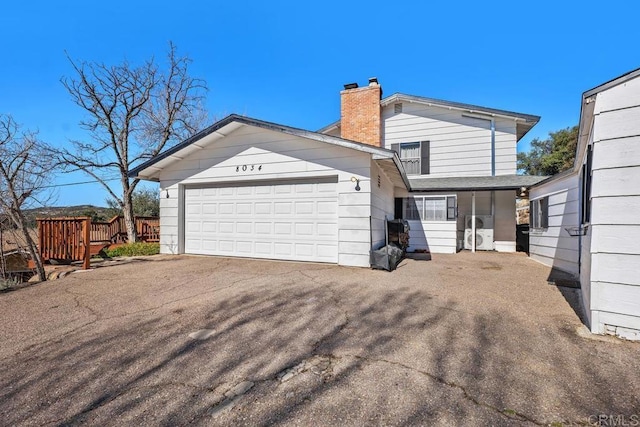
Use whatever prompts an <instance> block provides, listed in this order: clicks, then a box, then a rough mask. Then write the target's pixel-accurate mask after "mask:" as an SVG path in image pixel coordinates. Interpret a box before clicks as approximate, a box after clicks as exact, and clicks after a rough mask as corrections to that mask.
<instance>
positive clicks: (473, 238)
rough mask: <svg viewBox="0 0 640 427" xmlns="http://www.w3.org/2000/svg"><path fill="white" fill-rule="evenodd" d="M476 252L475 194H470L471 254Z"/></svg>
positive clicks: (473, 192)
mask: <svg viewBox="0 0 640 427" xmlns="http://www.w3.org/2000/svg"><path fill="white" fill-rule="evenodd" d="M475 251H476V192H475V191H472V192H471V252H475Z"/></svg>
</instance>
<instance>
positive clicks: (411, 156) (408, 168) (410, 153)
mask: <svg viewBox="0 0 640 427" xmlns="http://www.w3.org/2000/svg"><path fill="white" fill-rule="evenodd" d="M400 160H401V161H402V166H404V170H405V172H406V173H407V175H420V143H419V142H407V143H403V144H400Z"/></svg>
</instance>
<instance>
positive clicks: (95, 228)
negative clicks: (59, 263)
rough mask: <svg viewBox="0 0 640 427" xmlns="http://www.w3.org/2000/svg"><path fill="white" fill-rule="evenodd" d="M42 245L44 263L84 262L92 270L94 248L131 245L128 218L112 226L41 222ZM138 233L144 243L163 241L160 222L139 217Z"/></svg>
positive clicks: (67, 219)
mask: <svg viewBox="0 0 640 427" xmlns="http://www.w3.org/2000/svg"><path fill="white" fill-rule="evenodd" d="M37 222H38V241H39V247H40V254H41V256H42V260H43V261H48V260H52V259H61V260H72V261H83V262H84V264H83V268H85V269H86V268H89V259H90V258H91V255H92V248H97V247H98V246H101V248H104V247H105V246H106V245H109V244H121V243H127V231H126V227H125V222H124V217H122V216H116V217H113V218H111V220H109V221H108V222H92V221H91V218H89V217H65V218H38V219H37ZM135 224H136V232H137V234H138V239H139V240H140V241H143V242H159V241H160V219H159V218H157V217H136V218H135Z"/></svg>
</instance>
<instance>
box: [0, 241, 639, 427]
mask: <svg viewBox="0 0 640 427" xmlns="http://www.w3.org/2000/svg"><path fill="white" fill-rule="evenodd" d="M548 274H549V269H548V268H546V267H544V266H542V265H539V264H537V263H535V262H534V261H532V260H530V259H528V258H527V257H526V256H524V255H521V254H498V253H476V254H471V253H467V252H462V253H459V254H456V255H434V256H433V259H432V260H431V261H416V260H404V261H403V262H402V264H401V265H400V268H399V269H398V270H396V271H395V272H393V273H388V272H383V271H374V270H368V269H360V268H346V267H338V266H332V265H324V264H312V263H289V262H274V261H258V260H243V259H228V258H218V257H196V256H156V257H149V258H142V259H137V260H132V261H131V262H128V263H124V264H121V265H116V266H110V267H105V268H96V269H94V270H90V271H86V272H75V273H73V274H70V275H68V276H66V277H64V278H61V279H59V280H55V281H51V282H46V283H42V284H37V285H33V286H29V287H25V288H23V289H19V290H16V291H13V292H6V293H2V294H0V313H1V314H0V316H1V326H0V360H1V363H2V370H1V373H0V425H7V426H9V425H11V426H16V425H80V424H82V425H96V426H104V425H131V424H135V425H167V426H169V425H171V426H173V425H186V424H194V425H273V424H276V425H304V426H308V425H340V426H343V425H353V426H356V425H477V426H485V425H513V424H515V425H519V424H522V425H550V424H553V423H555V424H554V425H560V424H571V425H576V424H579V425H589V424H592V425H597V423H598V422H599V421H598V420H603V419H605V418H602V417H619V418H617V419H618V420H626V421H628V422H631V421H632V420H634V419H636V420H638V421H640V403H639V400H638V396H640V374H639V373H640V345H639V344H637V343H630V342H625V341H621V340H618V339H615V338H611V337H594V336H590V335H589V334H588V333H586V332H585V327H584V325H582V323H581V321H580V319H579V317H578V315H577V313H576V311H575V310H574V308H575V307H576V304H575V303H576V301H577V300H576V298H577V293H576V292H577V290H575V289H569V288H560V287H556V286H552V285H549V284H548V283H547V280H546V279H547V277H548ZM598 417H600V418H598ZM620 417H622V418H620ZM634 417H635V418H634ZM606 419H610V418H606ZM601 424H602V422H601ZM606 425H608V424H606Z"/></svg>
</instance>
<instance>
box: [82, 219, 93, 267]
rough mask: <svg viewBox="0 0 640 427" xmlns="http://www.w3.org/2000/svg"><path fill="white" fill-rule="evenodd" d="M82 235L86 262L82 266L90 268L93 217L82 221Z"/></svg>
mask: <svg viewBox="0 0 640 427" xmlns="http://www.w3.org/2000/svg"><path fill="white" fill-rule="evenodd" d="M82 236H83V239H84V263H83V264H82V268H83V269H84V270H88V269H89V267H90V266H91V218H86V219H85V220H84V221H83V222H82Z"/></svg>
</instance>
